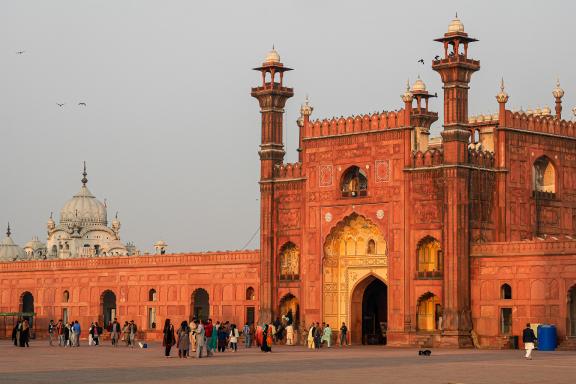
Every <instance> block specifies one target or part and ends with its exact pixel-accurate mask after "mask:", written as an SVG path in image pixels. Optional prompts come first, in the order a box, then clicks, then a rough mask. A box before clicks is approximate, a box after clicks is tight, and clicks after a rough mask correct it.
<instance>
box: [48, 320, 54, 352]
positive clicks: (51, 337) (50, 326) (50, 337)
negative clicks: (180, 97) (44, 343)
mask: <svg viewBox="0 0 576 384" xmlns="http://www.w3.org/2000/svg"><path fill="white" fill-rule="evenodd" d="M55 332H56V324H54V320H50V323H48V340H49V344H50V346H51V347H53V346H54V333H55Z"/></svg>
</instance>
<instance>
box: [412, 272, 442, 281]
mask: <svg viewBox="0 0 576 384" xmlns="http://www.w3.org/2000/svg"><path fill="white" fill-rule="evenodd" d="M416 278H417V279H420V280H439V279H442V271H418V272H416Z"/></svg>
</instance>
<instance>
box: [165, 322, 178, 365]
mask: <svg viewBox="0 0 576 384" xmlns="http://www.w3.org/2000/svg"><path fill="white" fill-rule="evenodd" d="M163 333H164V337H163V339H162V346H163V347H164V348H165V351H164V356H166V357H170V350H171V349H172V346H173V345H174V344H176V335H174V326H173V325H172V323H171V322H170V319H166V321H165V322H164V330H163Z"/></svg>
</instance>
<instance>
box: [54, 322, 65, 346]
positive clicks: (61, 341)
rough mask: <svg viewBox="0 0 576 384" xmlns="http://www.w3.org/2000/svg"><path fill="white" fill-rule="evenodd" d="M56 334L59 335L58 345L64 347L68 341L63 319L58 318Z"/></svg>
mask: <svg viewBox="0 0 576 384" xmlns="http://www.w3.org/2000/svg"><path fill="white" fill-rule="evenodd" d="M56 334H57V335H58V345H59V346H60V347H64V346H65V345H66V343H65V341H64V323H63V322H62V319H60V320H58V324H57V325H56Z"/></svg>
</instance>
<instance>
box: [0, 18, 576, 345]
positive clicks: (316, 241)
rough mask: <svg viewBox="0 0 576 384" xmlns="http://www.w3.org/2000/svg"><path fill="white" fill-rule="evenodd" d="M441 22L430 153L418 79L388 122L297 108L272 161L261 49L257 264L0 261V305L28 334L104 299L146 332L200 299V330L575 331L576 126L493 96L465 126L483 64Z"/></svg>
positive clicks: (277, 105)
mask: <svg viewBox="0 0 576 384" xmlns="http://www.w3.org/2000/svg"><path fill="white" fill-rule="evenodd" d="M454 23H455V21H453V24H451V27H450V30H449V32H448V33H446V34H445V35H444V36H443V37H441V38H439V39H437V41H438V42H440V43H441V49H440V52H439V54H440V55H439V56H438V57H437V58H436V59H435V60H433V62H432V68H433V69H434V70H435V71H436V72H438V73H439V75H440V76H441V79H442V81H443V83H444V87H443V88H444V99H443V106H444V123H443V130H442V141H441V142H435V143H434V142H433V141H429V140H428V130H429V128H430V126H431V125H432V123H433V122H435V121H436V120H437V119H438V114H437V113H436V112H433V111H431V110H429V99H430V98H432V97H434V96H433V95H432V94H430V93H428V92H427V91H426V89H425V87H424V86H423V84H422V83H421V82H420V83H418V82H416V83H415V84H414V86H413V87H412V89H411V90H407V92H406V93H405V94H404V95H403V96H402V101H403V103H404V105H403V106H402V108H401V109H399V110H397V111H393V112H383V113H376V114H370V115H358V116H350V117H340V118H332V119H325V120H316V121H312V120H310V115H311V113H312V108H311V107H310V106H309V105H308V104H306V105H304V106H303V107H302V118H301V120H300V121H299V124H298V125H299V128H300V148H299V162H297V163H294V164H285V163H284V162H283V158H284V146H283V142H282V137H283V134H282V133H283V128H284V127H283V114H284V106H285V103H286V101H287V100H288V99H289V98H290V97H292V96H293V94H294V92H293V90H292V89H291V88H289V87H286V86H285V84H284V74H285V73H286V71H289V70H290V69H289V68H287V67H285V66H284V65H283V64H282V63H281V62H280V58H279V56H278V55H277V54H276V53H275V52H273V54H271V55H269V57H268V58H267V60H266V62H265V63H264V64H263V65H262V66H261V67H258V68H256V70H258V71H260V72H261V74H262V83H261V85H260V86H258V87H255V88H252V92H251V94H252V96H253V97H255V98H256V99H257V100H258V102H259V105H260V110H261V114H262V126H261V129H262V142H261V146H260V151H259V154H260V158H261V169H260V172H261V182H260V189H261V199H260V201H261V211H260V217H261V237H260V245H261V249H260V251H259V253H258V252H229V253H208V254H198V255H157V256H149V257H110V258H100V259H96V258H95V259H82V260H62V261H46V262H41V261H37V262H16V263H7V264H2V265H0V290H1V296H0V299H1V301H0V310H2V311H18V310H21V309H22V302H21V297H22V295H23V293H24V292H30V293H31V294H32V295H33V296H34V311H35V312H36V313H37V319H36V321H37V324H38V326H37V330H42V329H45V324H46V322H47V320H48V319H49V318H54V319H56V318H59V317H60V314H61V311H62V309H63V308H65V307H66V308H69V311H70V312H69V318H70V319H79V320H81V321H82V322H83V325H84V327H85V328H86V325H87V324H88V322H90V321H93V320H95V319H96V318H98V316H100V317H99V318H100V319H101V320H104V317H105V314H104V312H105V311H106V308H105V306H104V303H103V296H102V295H103V293H104V292H105V291H106V290H110V291H113V292H114V294H115V297H116V307H115V308H116V311H117V312H116V314H117V316H118V317H119V318H120V319H121V320H122V321H123V320H131V319H134V320H136V322H137V323H139V324H142V325H143V326H142V327H141V329H142V330H144V331H146V333H147V334H154V331H153V330H150V329H149V327H147V326H146V324H148V323H149V316H148V315H149V312H148V311H149V308H151V307H152V306H154V307H155V308H157V310H156V322H157V323H158V324H160V323H162V322H163V320H164V318H165V317H170V318H172V319H174V320H176V321H179V320H181V319H188V318H189V317H191V316H192V315H193V314H194V313H195V308H196V307H197V305H195V304H194V303H193V300H194V293H195V292H196V290H197V289H199V288H203V289H204V290H206V291H207V293H208V295H209V304H208V307H209V313H210V315H211V316H212V317H214V318H217V319H228V320H232V321H235V322H237V323H242V322H244V321H245V320H246V319H247V318H248V317H249V316H251V315H249V313H251V311H255V312H256V313H255V315H254V316H255V320H256V321H259V322H265V321H270V320H272V319H274V318H276V317H280V316H282V315H285V314H286V313H287V312H288V311H292V313H293V315H294V317H295V320H296V322H297V325H298V326H299V329H300V330H303V329H305V327H307V326H308V325H309V323H310V322H312V321H314V322H315V321H320V322H321V321H326V322H328V323H330V325H331V326H332V328H333V329H336V330H337V329H338V328H339V325H340V323H341V322H346V323H347V324H348V326H349V329H350V336H351V339H352V341H353V342H356V343H361V342H383V341H386V342H387V343H388V344H389V345H395V346H406V345H433V346H458V347H470V346H472V345H473V341H474V342H476V343H478V344H480V345H482V346H489V347H504V346H505V345H506V343H507V342H508V338H509V336H510V335H518V334H519V333H520V332H521V330H522V328H523V326H524V324H525V323H526V322H531V323H552V324H555V325H556V326H557V327H558V333H559V337H560V339H561V340H564V339H565V338H566V337H569V336H576V241H574V240H573V239H572V236H573V235H574V234H576V178H575V176H574V175H575V174H576V173H575V168H576V125H575V124H574V123H573V122H569V121H566V120H562V118H561V111H562V104H561V98H562V95H563V91H562V92H560V91H561V90H559V88H557V89H556V90H555V91H554V96H555V98H556V100H555V103H556V106H555V112H556V113H555V115H552V114H549V113H546V112H544V111H542V113H538V114H536V113H531V114H530V113H524V112H520V113H513V112H512V111H510V110H508V109H507V107H506V103H507V101H508V95H507V94H506V93H505V92H504V89H503V87H502V90H501V92H500V93H499V94H498V95H497V97H496V99H497V103H496V102H495V107H498V115H497V116H490V117H485V116H484V117H482V118H481V119H472V118H470V117H469V116H468V91H469V83H470V80H471V76H472V74H473V73H474V72H475V71H478V70H479V69H480V62H479V61H478V60H474V59H471V58H469V45H471V44H472V43H474V42H475V41H476V40H475V39H473V38H471V37H470V36H468V34H467V33H465V32H464V30H463V26H462V25H461V23H460V24H458V23H459V21H458V22H457V23H456V24H454ZM479 144H481V145H479ZM150 289H155V290H156V292H157V293H158V296H157V299H156V300H157V301H150V300H148V299H149V298H150V297H151V296H149V293H150ZM65 290H68V291H69V292H70V299H69V302H67V303H62V302H61V297H62V294H63V292H64V291H65ZM206 311H207V309H206V308H204V309H201V311H200V312H202V313H204V314H205V313H206ZM300 333H301V334H302V333H303V332H300ZM475 335H477V337H476V336H475Z"/></svg>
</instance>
